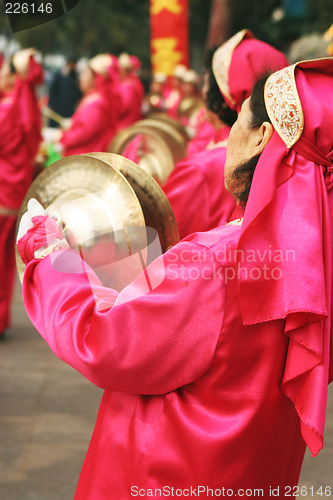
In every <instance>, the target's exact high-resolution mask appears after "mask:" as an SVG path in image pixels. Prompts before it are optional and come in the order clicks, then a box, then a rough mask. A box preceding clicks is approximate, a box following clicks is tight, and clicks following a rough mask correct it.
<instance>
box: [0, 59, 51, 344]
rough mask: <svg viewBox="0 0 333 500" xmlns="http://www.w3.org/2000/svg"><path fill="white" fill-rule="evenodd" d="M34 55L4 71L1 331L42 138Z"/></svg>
mask: <svg viewBox="0 0 333 500" xmlns="http://www.w3.org/2000/svg"><path fill="white" fill-rule="evenodd" d="M34 54H35V51H34V50H33V49H27V50H24V51H20V52H18V53H16V54H15V55H14V57H13V58H12V60H11V61H5V62H4V63H3V66H2V68H1V73H0V127H1V134H0V335H2V334H3V333H4V331H5V330H6V329H7V328H8V327H9V326H10V307H11V299H12V292H13V287H14V281H15V268H16V264H15V255H14V249H15V228H16V220H17V213H18V210H19V208H20V206H21V204H22V201H23V198H24V196H25V194H26V192H27V190H28V188H29V186H30V184H31V182H32V178H33V173H34V160H35V156H36V154H37V150H38V146H39V142H40V140H41V132H40V128H41V118H40V111H39V107H38V102H37V98H36V94H35V86H36V85H38V84H40V83H41V82H42V79H43V71H42V67H41V66H40V64H38V63H37V62H36V61H35V60H34V58H33V56H34Z"/></svg>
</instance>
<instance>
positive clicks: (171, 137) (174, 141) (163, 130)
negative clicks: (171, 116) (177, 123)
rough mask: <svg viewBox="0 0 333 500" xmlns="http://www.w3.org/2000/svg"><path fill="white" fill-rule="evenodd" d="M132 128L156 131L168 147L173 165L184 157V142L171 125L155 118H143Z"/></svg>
mask: <svg viewBox="0 0 333 500" xmlns="http://www.w3.org/2000/svg"><path fill="white" fill-rule="evenodd" d="M133 127H140V128H141V127H149V128H153V129H155V130H156V129H157V130H158V132H159V133H160V135H161V136H162V137H163V138H164V139H165V141H166V142H167V144H168V146H169V147H170V149H171V151H172V156H173V158H174V161H175V163H177V162H178V161H180V160H182V159H183V158H184V156H186V141H185V140H184V137H183V136H182V134H181V133H180V132H179V131H178V130H177V129H176V127H174V126H173V125H172V124H171V123H169V122H167V121H163V120H158V119H156V118H145V119H144V120H140V121H138V122H136V123H135V124H134V125H133Z"/></svg>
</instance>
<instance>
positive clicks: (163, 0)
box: [150, 0, 183, 16]
mask: <svg viewBox="0 0 333 500" xmlns="http://www.w3.org/2000/svg"><path fill="white" fill-rule="evenodd" d="M163 10H166V11H168V12H171V13H172V14H176V15H178V14H181V12H182V11H183V7H182V5H181V4H180V3H179V0H151V1H150V14H151V15H153V16H157V15H158V14H160V13H161V12H162V11H163Z"/></svg>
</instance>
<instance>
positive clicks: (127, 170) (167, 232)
mask: <svg viewBox="0 0 333 500" xmlns="http://www.w3.org/2000/svg"><path fill="white" fill-rule="evenodd" d="M89 156H93V157H94V158H98V159H101V160H103V161H105V162H106V163H108V164H109V165H110V166H112V167H113V168H116V169H117V170H118V171H119V172H120V173H121V174H122V175H123V176H124V177H125V178H126V180H127V181H128V182H129V183H130V185H131V186H132V188H133V190H134V192H135V194H136V196H137V198H138V200H139V202H140V205H141V208H142V211H143V214H144V218H145V223H146V226H147V227H151V228H154V229H155V230H156V231H157V233H158V236H159V240H160V244H161V249H162V252H163V253H164V252H166V251H167V250H168V248H170V247H172V246H174V245H175V244H176V243H178V241H179V233H178V228H177V222H176V219H175V216H174V213H173V211H172V208H171V205H170V203H169V201H168V199H167V197H166V196H165V194H164V192H163V190H162V189H161V188H160V186H159V185H158V184H157V182H155V181H154V179H153V178H152V177H151V176H150V175H149V174H148V173H147V172H145V171H144V170H143V169H141V168H140V167H139V166H138V165H137V164H136V163H134V162H132V161H131V160H128V159H127V158H124V157H123V156H120V155H117V154H114V153H89Z"/></svg>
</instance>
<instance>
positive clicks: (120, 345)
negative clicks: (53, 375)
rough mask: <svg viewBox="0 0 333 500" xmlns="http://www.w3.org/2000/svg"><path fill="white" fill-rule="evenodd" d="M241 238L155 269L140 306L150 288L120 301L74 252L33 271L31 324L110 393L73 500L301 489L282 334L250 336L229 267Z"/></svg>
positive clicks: (175, 256) (276, 328)
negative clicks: (284, 386)
mask: <svg viewBox="0 0 333 500" xmlns="http://www.w3.org/2000/svg"><path fill="white" fill-rule="evenodd" d="M239 236H240V227H239V226H237V225H227V226H223V227H220V228H217V229H215V230H212V231H210V232H207V233H200V234H197V235H191V236H190V237H188V238H187V239H186V240H184V241H182V242H180V243H179V244H178V245H176V246H175V247H174V248H172V249H171V250H169V251H168V252H167V253H166V254H164V255H163V256H161V257H159V258H158V259H156V260H155V261H154V262H153V263H152V264H151V265H150V266H149V267H148V268H147V273H148V276H149V278H150V283H154V282H156V283H160V284H159V285H158V286H157V287H155V289H153V290H151V291H149V292H148V293H145V294H144V292H143V293H140V290H144V289H145V287H144V283H145V275H143V274H142V275H140V276H139V278H137V279H136V280H135V281H134V282H133V283H132V284H130V285H129V286H128V287H127V288H125V289H124V290H123V291H122V292H120V294H118V293H117V292H115V291H114V290H111V289H109V288H104V287H103V286H102V285H100V284H99V282H98V280H97V279H96V278H95V277H94V276H95V275H94V274H93V273H92V274H90V278H89V279H88V275H87V274H86V273H85V272H84V271H83V267H82V263H81V261H80V258H79V256H78V255H77V254H76V253H74V252H72V251H65V252H58V253H57V254H53V257H50V256H49V257H47V258H45V259H44V260H42V261H38V260H34V261H32V262H30V263H29V264H28V266H27V269H26V272H25V276H24V282H23V296H24V302H25V306H26V309H27V312H28V314H29V316H30V318H31V320H32V322H33V323H34V325H35V326H36V328H37V330H38V331H39V332H40V334H41V335H42V336H43V337H44V338H45V340H46V342H47V343H48V344H49V346H50V347H51V349H52V350H53V351H54V353H55V354H56V355H57V356H58V357H59V358H60V359H62V360H64V361H65V362H66V363H68V364H70V365H71V366H73V367H74V368H75V369H76V370H78V371H79V372H81V373H82V374H83V375H84V376H85V377H86V378H87V379H88V380H90V381H91V382H92V383H93V384H96V385H97V386H99V387H101V388H103V389H104V390H105V392H104V395H103V398H102V402H101V405H100V409H99V413H98V417H97V422H96V426H95V430H94V433H93V436H92V439H91V443H90V446H89V450H88V453H87V456H86V459H85V462H84V466H83V469H82V473H81V477H80V481H79V484H78V488H77V492H76V496H75V500H110V499H111V498H112V499H115V500H126V499H129V498H132V497H133V495H132V496H131V493H135V492H138V491H139V490H138V489H137V488H139V489H141V493H140V498H151V497H153V498H159V497H160V495H159V494H158V493H156V492H155V491H154V490H155V488H163V487H165V486H166V487H169V488H174V489H175V490H176V489H182V490H184V491H185V490H186V489H190V488H191V487H193V488H198V487H199V486H204V487H207V488H208V487H209V488H211V489H222V488H223V487H224V488H225V489H229V490H230V489H232V490H233V498H237V497H241V496H242V494H243V495H244V490H245V489H251V490H252V491H253V490H254V489H255V488H257V489H258V488H260V489H262V495H260V497H261V498H265V499H270V498H272V497H271V496H270V489H271V488H275V489H276V488H279V495H277V497H279V498H283V497H284V494H285V493H287V492H288V490H287V489H286V488H287V487H292V486H294V485H296V484H297V482H298V477H299V472H300V468H301V464H302V460H303V455H304V451H305V444H304V441H303V440H302V437H301V434H300V422H299V417H298V415H297V412H296V410H295V408H294V406H293V404H292V402H291V401H290V400H289V399H288V398H287V397H286V396H285V395H284V394H283V393H282V391H281V389H280V384H281V379H282V375H283V371H284V366H285V357H286V351H287V346H288V338H287V337H286V336H285V335H284V334H283V327H284V320H278V321H271V322H268V323H262V324H258V325H255V326H249V327H244V326H243V324H242V318H241V312H240V304H239V299H238V284H237V280H236V279H233V278H232V276H233V273H236V265H235V262H234V259H232V258H230V255H231V253H230V252H232V250H235V249H236V246H237V242H238V239H239ZM51 258H53V259H55V260H53V264H52V260H51ZM61 266H62V267H61ZM60 267H61V269H62V272H60V271H59V270H58V271H57V270H56V268H58V269H60ZM90 273H91V272H90ZM163 276H164V279H163V280H162V278H163ZM91 285H93V288H94V296H93V294H92V288H91ZM135 297H136V298H135ZM239 490H242V491H243V493H242V491H239ZM152 491H153V492H154V493H155V494H151V492H152ZM170 491H171V490H170ZM205 491H206V494H205V493H204V492H201V494H200V498H203V499H206V498H207V499H208V498H211V496H212V495H211V494H209V492H208V490H205ZM275 491H276V490H275ZM185 493H186V492H185Z"/></svg>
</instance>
